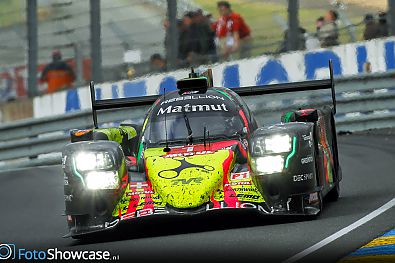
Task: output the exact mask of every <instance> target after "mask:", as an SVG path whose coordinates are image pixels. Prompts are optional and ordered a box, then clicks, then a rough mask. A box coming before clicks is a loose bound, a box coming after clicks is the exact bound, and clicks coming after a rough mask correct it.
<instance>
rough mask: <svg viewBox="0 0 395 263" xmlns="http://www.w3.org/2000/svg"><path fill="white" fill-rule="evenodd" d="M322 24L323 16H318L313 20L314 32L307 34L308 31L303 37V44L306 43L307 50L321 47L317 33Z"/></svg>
mask: <svg viewBox="0 0 395 263" xmlns="http://www.w3.org/2000/svg"><path fill="white" fill-rule="evenodd" d="M323 24H324V17H323V16H320V17H319V18H317V20H316V21H315V30H316V31H315V33H314V34H309V33H306V34H305V39H306V43H305V45H306V49H307V50H314V49H317V48H320V47H321V43H320V40H319V39H318V34H319V32H320V29H321V27H322V25H323Z"/></svg>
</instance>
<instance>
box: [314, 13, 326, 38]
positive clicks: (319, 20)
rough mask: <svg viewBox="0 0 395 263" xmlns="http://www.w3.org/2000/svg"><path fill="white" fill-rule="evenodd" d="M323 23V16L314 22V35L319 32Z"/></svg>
mask: <svg viewBox="0 0 395 263" xmlns="http://www.w3.org/2000/svg"><path fill="white" fill-rule="evenodd" d="M324 22H325V18H324V17H323V16H320V17H319V18H317V20H316V21H315V30H316V33H317V34H318V32H319V31H320V29H321V27H322V25H323V24H324Z"/></svg>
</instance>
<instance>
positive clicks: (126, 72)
mask: <svg viewBox="0 0 395 263" xmlns="http://www.w3.org/2000/svg"><path fill="white" fill-rule="evenodd" d="M299 2H300V4H299V5H300V9H299V24H300V34H299V42H300V45H299V48H300V49H306V48H307V49H310V48H318V47H320V46H321V45H322V41H321V43H320V40H321V39H320V34H321V35H323V34H324V33H326V31H324V30H322V31H321V32H318V33H317V25H318V21H317V19H318V18H320V17H324V20H325V19H326V16H327V13H328V10H335V11H336V13H337V19H336V25H337V28H336V32H338V37H337V42H336V44H337V43H339V44H344V43H348V42H355V41H359V40H363V39H364V37H363V33H364V30H365V28H366V26H367V23H370V22H372V23H373V22H374V23H384V22H383V21H384V20H385V16H379V12H380V11H383V10H386V8H387V7H386V1H368V4H366V3H365V2H364V1H362V2H358V1H344V2H345V3H346V4H342V3H339V2H333V3H331V2H330V1H326V0H315V1H311V0H300V1H299ZM369 2H370V3H369ZM371 2H375V3H371ZM229 3H230V5H231V10H232V11H233V12H235V13H238V14H240V15H241V17H242V18H243V19H244V21H245V23H246V25H247V26H248V27H249V29H250V36H251V40H249V41H245V43H243V41H241V42H240V44H239V46H238V47H237V48H235V50H230V51H229V52H226V51H224V49H218V48H217V47H218V46H219V45H221V44H222V45H225V46H226V45H230V46H232V44H231V43H230V44H229V42H232V40H231V39H226V38H225V40H224V39H220V40H219V41H216V33H217V34H218V32H216V31H218V26H217V27H216V26H213V23H214V22H215V21H218V19H219V18H220V14H219V11H220V10H219V9H218V8H217V2H216V1H211V0H195V1H187V0H182V1H181V0H179V1H177V8H178V12H177V14H178V17H177V19H178V20H177V21H178V22H177V23H178V24H177V28H178V29H179V30H180V31H179V32H178V33H179V34H178V35H179V39H178V40H179V49H178V51H179V55H178V63H177V66H178V67H188V66H191V65H199V64H206V63H215V62H220V61H224V60H232V59H238V58H240V55H241V56H242V57H250V56H259V55H263V54H277V53H281V52H287V51H288V48H287V46H288V45H287V43H288V37H287V28H288V26H287V25H288V22H287V17H288V13H287V6H288V2H287V1H286V0H280V1H274V0H259V1H258V0H238V1H229ZM166 9H167V1H166V0H111V1H110V0H101V47H102V64H103V80H104V81H115V80H120V79H126V78H129V79H132V78H134V77H137V76H141V75H144V74H147V73H150V72H158V71H166V70H167V69H170V68H169V67H167V65H166V54H167V52H166V43H167V41H168V39H167V38H168V37H169V35H168V34H167V33H166V31H167V30H166V28H167V26H168V25H167V10H166ZM0 10H1V12H0V32H1V33H0V47H1V49H0V77H1V82H0V83H1V86H0V92H1V94H0V95H1V96H0V100H1V101H7V100H10V99H13V98H16V97H24V96H27V91H26V90H27V88H26V85H27V84H26V79H27V69H26V68H27V67H26V66H27V52H26V50H27V36H26V35H27V33H26V31H27V30H26V27H27V26H26V1H23V0H19V1H13V0H0ZM89 12H90V8H89V1H88V0H78V1H76V0H38V10H37V14H38V72H37V76H38V79H39V82H38V91H39V93H46V92H47V88H48V83H47V81H46V79H45V78H41V77H42V71H43V69H44V67H45V66H46V65H48V64H49V63H50V62H51V60H52V55H53V51H54V50H59V51H60V53H61V56H62V60H65V61H66V62H67V63H68V64H70V66H71V68H72V70H73V71H74V74H75V80H74V81H73V86H79V85H83V84H86V82H87V81H88V80H90V78H91V76H90V67H91V59H90V53H91V49H92V48H95V47H94V46H93V47H91V43H90V20H89ZM367 13H370V14H371V15H372V16H366V19H365V15H366V14H367ZM197 23H204V26H203V27H198V29H196V24H197ZM202 28H204V30H212V31H207V32H205V33H204V32H203V33H202V32H201V31H199V30H202ZM373 31H374V30H373ZM185 32H186V33H185ZM240 37H243V36H240ZM373 37H380V35H376V36H373ZM233 41H234V40H233ZM314 41H315V42H314ZM213 43H214V44H216V45H217V46H214V47H213V46H211V47H210V45H212V44H213ZM193 45H195V46H194V47H193ZM191 46H192V47H191ZM202 46H205V47H204V48H203V47H202ZM243 48H245V49H246V51H247V52H244V54H242V52H239V51H240V49H243ZM234 51H236V52H234ZM154 54H155V55H154ZM180 54H181V55H180ZM153 55H154V56H153ZM78 65H80V67H78Z"/></svg>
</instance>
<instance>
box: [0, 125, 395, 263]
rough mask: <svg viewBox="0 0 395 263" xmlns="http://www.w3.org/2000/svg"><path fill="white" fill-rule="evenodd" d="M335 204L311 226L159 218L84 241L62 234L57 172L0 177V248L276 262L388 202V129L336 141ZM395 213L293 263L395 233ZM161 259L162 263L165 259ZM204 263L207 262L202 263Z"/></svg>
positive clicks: (240, 218) (392, 187)
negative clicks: (339, 173) (340, 175)
mask: <svg viewBox="0 0 395 263" xmlns="http://www.w3.org/2000/svg"><path fill="white" fill-rule="evenodd" d="M339 152H340V162H341V165H342V169H343V181H342V183H341V198H340V199H339V200H338V201H337V202H335V203H326V204H325V206H324V211H323V213H322V214H321V216H319V217H318V218H317V219H315V220H308V221H304V220H301V219H299V218H297V219H291V220H289V219H284V218H272V219H270V218H262V217H259V216H256V215H254V214H244V213H243V214H238V215H222V216H221V215H219V216H210V217H192V218H176V219H170V218H167V219H166V218H162V219H161V220H152V219H151V220H150V219H146V221H142V222H138V223H136V224H133V225H129V226H124V227H122V228H121V229H119V231H115V232H114V233H112V234H111V235H110V234H109V235H107V236H105V237H97V238H95V239H94V240H89V241H87V242H81V241H76V240H73V239H64V238H62V235H63V234H65V233H67V229H66V220H65V218H64V217H62V216H61V214H62V213H63V210H64V202H63V180H62V179H63V177H62V173H61V168H60V167H59V166H52V167H41V168H34V169H27V170H19V171H14V172H3V173H0V244H1V243H14V244H15V245H16V247H23V248H27V249H44V248H58V249H61V250H80V251H83V250H109V251H110V252H111V253H112V254H114V255H119V256H120V259H121V260H122V261H126V260H127V259H135V260H145V261H153V260H157V261H159V260H161V261H165V262H168V261H169V260H180V261H181V260H182V262H191V261H202V260H205V261H207V260H208V261H210V262H211V261H214V260H216V261H220V262H223V261H227V262H233V261H245V260H248V261H249V262H255V261H260V262H262V261H269V262H281V261H284V260H286V259H288V258H290V257H291V256H293V255H295V254H297V253H299V252H301V251H303V250H304V249H306V248H308V247H310V246H312V245H314V244H316V243H317V242H319V241H321V240H323V239H324V238H326V237H328V236H330V235H332V234H333V233H335V232H337V231H339V230H340V229H342V228H344V227H347V226H349V225H350V224H352V223H354V222H355V221H357V220H358V219H360V218H362V217H364V216H365V215H367V214H369V213H370V212H372V211H373V210H376V209H377V208H379V207H380V206H382V205H383V204H385V203H387V202H388V201H390V200H391V199H392V198H394V197H395V174H394V163H395V135H394V134H393V132H392V131H391V130H389V131H380V132H376V133H370V134H352V135H343V136H340V137H339ZM394 219H395V207H392V208H391V209H389V210H387V211H386V212H384V213H383V214H381V215H379V216H378V217H376V218H374V219H372V220H371V221H369V222H368V223H366V224H364V225H362V226H361V227H358V228H357V229H355V230H353V231H351V232H350V233H348V234H346V235H344V236H342V237H340V238H339V239H336V240H335V241H333V242H331V243H330V244H328V245H326V246H324V247H323V248H321V249H319V250H317V251H316V252H314V253H312V254H310V255H308V256H306V257H304V258H302V259H301V262H335V261H336V260H338V259H340V258H342V257H343V256H345V255H347V254H349V253H350V252H352V251H354V250H355V249H357V248H358V247H360V246H362V245H363V244H365V243H367V242H368V241H370V240H371V239H373V238H376V237H378V236H380V235H381V234H383V233H384V232H386V231H388V230H390V229H392V228H394V227H395V220H394ZM165 259H166V260H165ZM210 259H211V260H210Z"/></svg>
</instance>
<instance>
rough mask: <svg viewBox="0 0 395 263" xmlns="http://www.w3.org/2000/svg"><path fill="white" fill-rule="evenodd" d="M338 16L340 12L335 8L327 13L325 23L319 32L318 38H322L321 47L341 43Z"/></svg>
mask: <svg viewBox="0 0 395 263" xmlns="http://www.w3.org/2000/svg"><path fill="white" fill-rule="evenodd" d="M337 18H338V14H337V12H336V11H334V10H329V11H328V12H327V13H326V15H325V17H324V23H323V25H322V26H321V28H320V29H319V33H318V39H319V40H320V43H321V47H330V46H336V45H339V41H338V38H339V30H338V27H337V24H336V20H337Z"/></svg>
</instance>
